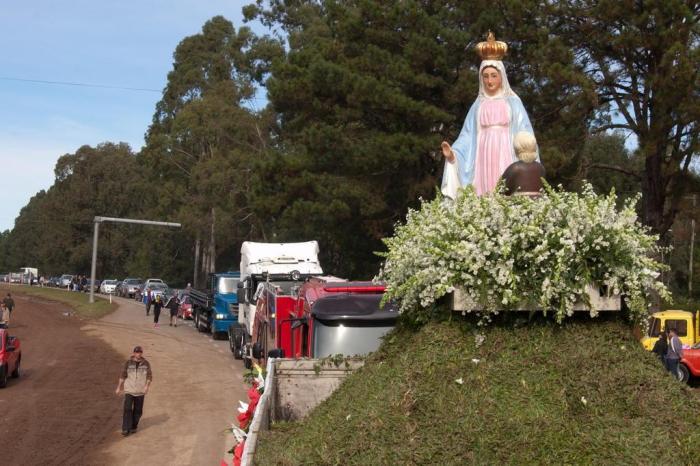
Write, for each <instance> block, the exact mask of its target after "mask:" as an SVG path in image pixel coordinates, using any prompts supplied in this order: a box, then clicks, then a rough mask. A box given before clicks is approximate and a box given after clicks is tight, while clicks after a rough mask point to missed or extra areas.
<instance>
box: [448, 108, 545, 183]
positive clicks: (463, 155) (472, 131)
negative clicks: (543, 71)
mask: <svg viewBox="0 0 700 466" xmlns="http://www.w3.org/2000/svg"><path fill="white" fill-rule="evenodd" d="M505 99H506V101H507V102H508V107H509V108H510V140H511V153H512V154H513V162H515V161H517V160H518V159H517V157H516V156H515V149H513V147H512V141H513V139H514V138H515V135H516V134H517V133H518V132H520V131H526V132H528V133H531V134H534V131H533V129H532V124H531V123H530V118H528V116H527V111H526V110H525V107H524V106H523V103H522V101H521V100H520V97H518V96H516V95H513V96H509V97H505ZM481 101H482V99H481V98H478V99H476V101H474V103H473V104H472V107H471V108H470V109H469V113H467V117H466V118H465V119H464V125H463V126H462V131H460V133H459V136H458V137H457V140H456V141H455V142H454V144H452V150H453V151H454V153H455V155H456V156H457V164H458V167H459V169H458V173H459V181H460V186H462V187H464V186H469V185H470V184H472V183H473V181H474V166H475V165H476V144H477V140H478V134H477V128H478V122H477V118H478V115H479V106H480V105H481ZM537 160H538V161H539V155H538V157H537ZM445 163H446V164H447V163H450V162H447V161H445ZM446 175H447V170H445V172H444V173H443V178H442V186H443V188H444V187H445V185H446V183H447V176H446Z"/></svg>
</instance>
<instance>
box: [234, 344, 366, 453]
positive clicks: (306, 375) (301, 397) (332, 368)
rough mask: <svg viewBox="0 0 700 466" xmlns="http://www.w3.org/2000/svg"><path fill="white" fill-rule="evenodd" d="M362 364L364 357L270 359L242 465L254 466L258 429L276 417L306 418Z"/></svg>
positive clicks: (261, 428)
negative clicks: (263, 390)
mask: <svg viewBox="0 0 700 466" xmlns="http://www.w3.org/2000/svg"><path fill="white" fill-rule="evenodd" d="M363 365H364V360H362V359H341V360H338V361H334V360H333V359H331V358H329V359H269V360H268V362H267V377H266V379H265V392H264V393H263V395H262V396H261V397H260V402H259V404H258V407H257V409H256V410H255V416H253V420H252V421H251V424H250V429H249V431H248V437H247V439H246V442H245V447H244V449H243V458H242V460H241V466H252V464H253V459H254V456H255V450H256V448H257V443H258V433H259V432H262V431H266V430H269V429H270V424H271V423H272V422H274V421H277V420H284V421H294V420H299V419H302V418H304V417H305V416H306V415H307V414H308V413H309V412H311V410H312V409H314V408H315V407H316V406H318V405H319V404H320V403H321V402H322V401H323V400H325V399H326V398H328V397H329V396H330V395H331V393H333V392H334V391H335V390H336V389H337V388H338V387H339V386H340V384H341V383H342V382H343V380H344V379H345V377H347V376H348V375H350V374H352V373H353V372H354V371H355V370H357V369H359V368H360V367H362V366H363Z"/></svg>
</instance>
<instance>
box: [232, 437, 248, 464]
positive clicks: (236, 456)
mask: <svg viewBox="0 0 700 466" xmlns="http://www.w3.org/2000/svg"><path fill="white" fill-rule="evenodd" d="M244 446H245V440H243V441H242V442H241V443H239V444H238V445H236V448H234V449H233V466H241V458H243V447H244Z"/></svg>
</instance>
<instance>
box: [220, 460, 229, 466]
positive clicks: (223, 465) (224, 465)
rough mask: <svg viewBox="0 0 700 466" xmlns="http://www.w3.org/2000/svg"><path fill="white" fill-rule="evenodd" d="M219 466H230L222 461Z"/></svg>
mask: <svg viewBox="0 0 700 466" xmlns="http://www.w3.org/2000/svg"><path fill="white" fill-rule="evenodd" d="M219 466H228V463H227V462H226V461H224V460H221V464H220V465H219Z"/></svg>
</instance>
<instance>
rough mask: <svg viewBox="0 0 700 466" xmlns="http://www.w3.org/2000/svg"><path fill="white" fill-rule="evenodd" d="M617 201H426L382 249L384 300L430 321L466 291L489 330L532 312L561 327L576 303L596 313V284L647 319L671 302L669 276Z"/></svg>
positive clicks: (632, 215)
mask: <svg viewBox="0 0 700 466" xmlns="http://www.w3.org/2000/svg"><path fill="white" fill-rule="evenodd" d="M616 201H617V197H616V195H615V194H614V192H613V193H611V194H609V195H607V196H600V195H596V194H595V193H594V192H593V189H592V187H591V186H590V185H587V186H586V187H585V188H584V190H583V192H582V193H580V194H579V193H571V192H564V191H562V190H554V189H552V188H549V187H547V188H546V189H545V193H544V195H543V196H542V197H541V198H539V199H531V198H529V197H526V196H512V197H511V196H505V195H503V194H501V193H500V192H496V193H493V194H491V195H488V196H481V197H479V196H477V195H476V194H475V193H474V191H473V190H472V189H463V190H461V192H460V194H459V195H458V197H457V199H456V200H455V201H454V202H449V201H447V200H445V199H443V198H441V197H438V198H437V199H435V200H433V201H430V202H426V201H424V202H423V203H422V206H421V209H420V210H418V211H415V210H412V211H409V213H408V216H407V219H406V223H405V224H403V225H397V228H396V232H395V235H394V236H393V237H391V238H387V239H385V240H384V242H385V244H386V246H387V252H385V253H380V254H381V255H382V256H383V257H384V258H385V262H384V265H383V267H382V269H381V271H380V273H379V276H378V279H380V280H383V281H385V282H386V283H387V291H386V295H385V299H395V300H397V301H398V303H399V306H400V311H401V312H403V313H409V314H410V316H411V317H413V318H414V320H417V321H424V320H426V319H427V318H429V317H430V313H431V312H432V311H433V310H434V309H435V306H434V305H435V304H436V302H437V300H439V299H440V298H442V297H443V296H445V295H447V294H449V293H451V292H452V291H454V289H455V288H456V287H461V288H462V289H463V290H464V291H465V293H466V294H467V296H468V298H469V299H471V300H472V301H473V302H475V303H479V306H478V307H479V308H481V310H480V311H479V312H480V313H481V315H482V317H485V318H486V320H488V318H489V316H490V315H491V314H493V313H497V312H499V311H507V310H509V309H515V308H517V306H518V304H521V305H522V303H529V304H530V305H531V306H533V307H535V308H538V309H543V310H547V311H552V312H554V313H555V316H556V319H557V321H558V322H561V321H562V319H564V318H565V317H566V316H571V315H572V314H573V312H574V311H573V308H574V303H576V302H577V301H582V302H584V303H586V304H587V306H588V307H589V309H590V306H591V304H590V301H589V299H588V294H587V293H586V286H587V285H589V284H596V285H598V286H605V287H607V288H608V289H609V290H610V291H611V292H612V293H614V294H621V295H622V296H623V299H624V300H625V301H626V304H627V306H628V307H629V308H630V310H631V312H632V316H633V318H641V317H643V316H644V315H645V314H646V311H647V307H648V301H649V298H650V295H649V293H650V291H651V290H656V291H657V292H658V293H659V294H660V295H661V296H662V297H666V298H667V297H669V296H668V291H667V290H666V288H665V287H664V285H663V284H662V283H661V282H659V281H657V280H656V278H657V277H658V276H659V271H660V270H661V269H662V268H663V267H664V266H663V265H662V264H660V263H659V262H657V261H656V260H654V258H653V257H655V256H658V253H659V251H660V249H659V246H658V245H657V239H658V238H657V237H656V236H654V235H652V234H650V233H649V232H648V229H647V228H646V227H644V226H642V225H641V224H640V223H639V222H638V220H637V214H636V212H635V205H636V203H637V201H638V198H635V199H632V200H629V201H627V202H626V203H625V204H624V206H623V207H622V209H621V210H618V209H617V208H616ZM590 311H591V315H595V313H596V309H590Z"/></svg>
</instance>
